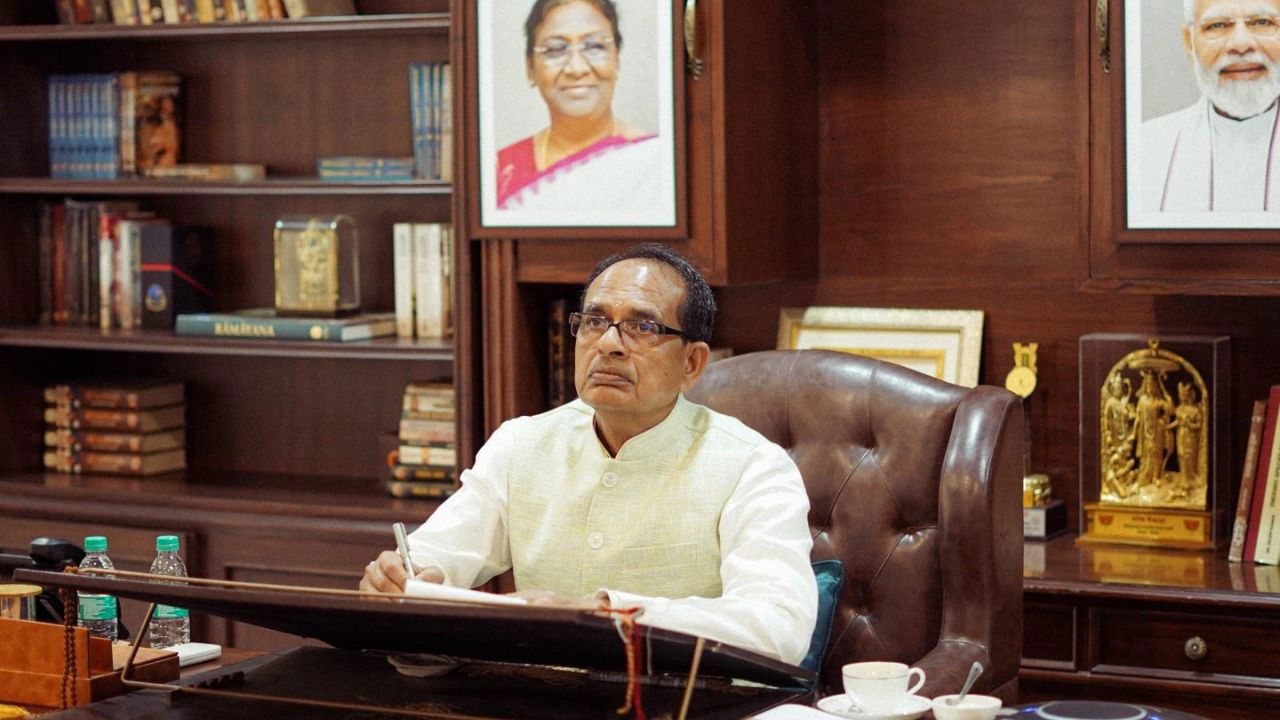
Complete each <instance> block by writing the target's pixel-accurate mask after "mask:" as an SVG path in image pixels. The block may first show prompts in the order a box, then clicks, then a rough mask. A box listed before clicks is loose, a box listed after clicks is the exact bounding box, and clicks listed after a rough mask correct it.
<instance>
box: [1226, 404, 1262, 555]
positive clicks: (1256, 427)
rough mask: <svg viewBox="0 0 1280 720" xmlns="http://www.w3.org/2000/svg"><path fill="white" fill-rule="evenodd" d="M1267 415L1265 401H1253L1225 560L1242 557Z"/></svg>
mask: <svg viewBox="0 0 1280 720" xmlns="http://www.w3.org/2000/svg"><path fill="white" fill-rule="evenodd" d="M1266 416H1267V401H1266V400H1256V401H1254V403H1253V415H1252V416H1250V418H1249V444H1248V445H1247V446H1246V447H1245V450H1244V467H1243V468H1241V472H1240V475H1241V477H1240V497H1239V499H1238V501H1237V502H1236V521H1235V524H1234V525H1233V526H1232V528H1231V549H1229V550H1228V551H1227V560H1229V561H1231V562H1240V561H1241V560H1243V559H1244V540H1245V533H1246V531H1247V530H1248V529H1249V507H1250V499H1251V498H1252V497H1253V482H1254V473H1256V472H1257V469H1258V446H1259V445H1261V444H1262V421H1263V420H1265V419H1266Z"/></svg>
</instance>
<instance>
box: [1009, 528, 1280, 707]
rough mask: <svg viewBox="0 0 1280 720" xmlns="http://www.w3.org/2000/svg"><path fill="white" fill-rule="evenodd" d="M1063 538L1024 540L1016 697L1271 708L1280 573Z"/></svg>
mask: <svg viewBox="0 0 1280 720" xmlns="http://www.w3.org/2000/svg"><path fill="white" fill-rule="evenodd" d="M1074 540H1075V539H1074V537H1071V536H1067V537H1062V538H1058V539H1056V540H1051V541H1049V542H1047V543H1031V542H1028V543H1027V545H1026V552H1025V554H1024V559H1025V561H1026V562H1025V569H1024V573H1023V575H1024V578H1023V605H1024V639H1023V653H1022V655H1023V658H1022V670H1021V672H1020V673H1019V676H1018V677H1019V681H1020V686H1021V698H1022V701H1023V702H1030V701H1035V700H1041V699H1048V698H1054V697H1059V698H1062V697H1067V698H1074V697H1089V698H1095V699H1113V700H1123V701H1129V702H1139V703H1149V704H1152V705H1162V706H1165V707H1169V708H1173V709H1178V710H1185V711H1188V712H1194V713H1199V714H1201V715H1205V716H1207V717H1211V718H1214V720H1236V719H1237V718H1239V719H1240V720H1245V719H1249V720H1252V719H1255V718H1261V717H1277V716H1280V595H1277V594H1276V590H1277V589H1280V569H1277V568H1275V567H1268V566H1255V565H1252V564H1234V563H1228V562H1226V560H1225V557H1224V553H1223V552H1218V553H1182V552H1172V551H1153V550H1147V549H1142V548H1132V547H1126V546H1118V545H1117V546H1102V545H1090V546H1077V545H1076V544H1075V542H1074Z"/></svg>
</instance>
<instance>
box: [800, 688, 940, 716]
mask: <svg viewBox="0 0 1280 720" xmlns="http://www.w3.org/2000/svg"><path fill="white" fill-rule="evenodd" d="M818 709H819V710H821V711H823V712H826V713H831V714H832V715H835V716H836V717H842V718H852V719H853V720H915V719H916V718H918V717H920V716H921V715H924V714H925V713H927V712H929V699H928V698H922V697H920V696H919V695H908V696H907V697H906V699H905V700H903V701H902V702H900V703H898V706H897V707H895V708H894V709H893V712H890V713H864V712H862V711H861V710H858V709H856V708H854V707H853V701H852V700H851V699H850V698H849V696H848V695H846V694H844V693H840V694H839V695H828V696H827V697H824V698H822V699H821V700H819V701H818Z"/></svg>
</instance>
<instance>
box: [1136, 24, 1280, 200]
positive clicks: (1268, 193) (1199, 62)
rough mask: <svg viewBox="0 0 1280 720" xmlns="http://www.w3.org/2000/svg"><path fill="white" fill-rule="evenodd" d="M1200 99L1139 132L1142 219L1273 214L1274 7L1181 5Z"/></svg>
mask: <svg viewBox="0 0 1280 720" xmlns="http://www.w3.org/2000/svg"><path fill="white" fill-rule="evenodd" d="M1183 7H1184V20H1185V24H1184V25H1183V26H1182V43H1183V47H1184V48H1185V49H1186V56H1187V59H1188V61H1189V64H1190V70H1191V71H1192V73H1193V74H1194V76H1195V79H1196V84H1197V86H1198V87H1199V89H1200V93H1201V95H1200V98H1199V100H1197V101H1196V102H1195V103H1194V104H1192V105H1191V106H1189V107H1186V108H1183V109H1182V110H1178V111H1176V112H1172V113H1169V114H1167V115H1163V116H1160V117H1157V118H1154V119H1152V120H1149V121H1147V122H1145V123H1143V124H1142V127H1141V139H1140V144H1139V148H1140V150H1139V155H1138V159H1139V161H1140V167H1139V172H1140V173H1141V184H1140V186H1139V187H1140V193H1141V195H1140V197H1139V199H1138V206H1139V207H1140V208H1141V210H1143V211H1147V212H1174V213H1188V212H1261V211H1275V210H1280V167H1277V165H1280V163H1277V153H1278V152H1280V147H1277V145H1278V143H1277V139H1278V131H1280V124H1278V122H1277V112H1276V99H1277V97H1280V0H1183Z"/></svg>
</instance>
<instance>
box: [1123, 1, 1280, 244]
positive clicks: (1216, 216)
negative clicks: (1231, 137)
mask: <svg viewBox="0 0 1280 720" xmlns="http://www.w3.org/2000/svg"><path fill="white" fill-rule="evenodd" d="M1206 19H1213V18H1206ZM1202 25H1203V29H1202ZM1221 25H1223V24H1222V23H1200V22H1191V23H1188V21H1187V18H1186V16H1185V13H1184V6H1183V4H1182V3H1171V2H1168V1H1167V0H1131V1H1130V2H1127V3H1124V81H1125V98H1124V103H1125V161H1126V170H1127V172H1126V175H1125V187H1126V208H1127V218H1126V219H1127V224H1128V227H1129V228H1131V229H1160V228H1166V229H1241V230H1260V229H1261V230H1266V229H1272V230H1274V229H1276V228H1280V182H1275V183H1272V182H1271V176H1272V170H1276V171H1280V168H1273V167H1271V166H1272V165H1275V164H1277V160H1278V159H1280V149H1277V148H1276V146H1275V142H1274V136H1275V135H1276V134H1277V132H1276V131H1277V129H1278V128H1277V127H1276V125H1277V123H1276V122H1275V119H1274V118H1275V117H1276V116H1277V113H1276V111H1275V109H1274V108H1272V109H1271V110H1270V111H1269V112H1268V111H1267V107H1268V106H1271V105H1273V104H1274V103H1275V100H1276V97H1277V96H1280V64H1275V65H1274V67H1271V68H1270V70H1269V74H1270V75H1272V76H1273V78H1272V79H1273V80H1274V83H1276V85H1275V87H1274V89H1271V88H1270V87H1268V88H1262V87H1259V88H1258V90H1259V91H1261V90H1264V89H1265V90H1268V92H1259V93H1253V92H1246V91H1245V88H1243V87H1242V86H1244V85H1250V86H1253V85H1264V84H1267V83H1268V81H1267V80H1266V79H1265V78H1264V79H1259V80H1222V79H1221V78H1220V77H1219V76H1220V73H1218V72H1216V71H1215V68H1217V67H1219V65H1221V64H1223V63H1226V62H1227V61H1228V60H1230V57H1229V56H1228V55H1229V54H1228V53H1226V52H1225V51H1224V50H1223V45H1222V43H1221V42H1218V41H1215V40H1214V39H1213V38H1212V37H1209V35H1211V34H1212V33H1215V32H1219V31H1222V32H1225V29H1221V30H1220V28H1219V26H1221ZM1207 28H1213V30H1209V29H1207ZM1246 34H1247V35H1250V37H1252V34H1251V31H1246ZM1254 42H1255V43H1263V42H1267V43H1272V44H1274V43H1275V42H1277V41H1270V40H1266V41H1264V40H1262V39H1259V38H1254ZM1267 62H1270V61H1269V60H1268V61H1267ZM1264 64H1265V63H1264ZM1265 74H1268V73H1267V71H1264V75H1265ZM1223 113H1227V114H1231V115H1232V117H1239V118H1244V119H1231V118H1229V117H1226V116H1224V115H1223ZM1268 120H1270V122H1268ZM1255 125H1256V126H1257V128H1258V131H1257V133H1256V135H1257V138H1256V139H1255V140H1253V141H1251V145H1258V154H1260V155H1267V154H1270V157H1271V161H1270V162H1269V163H1267V167H1266V169H1265V173H1262V172H1259V173H1258V174H1257V177H1256V182H1253V181H1251V180H1250V178H1252V176H1253V174H1254V173H1252V172H1249V173H1245V170H1244V169H1243V163H1231V164H1230V165H1231V166H1232V167H1224V166H1223V165H1222V164H1223V163H1224V162H1225V161H1224V160H1223V159H1222V157H1219V158H1218V160H1217V161H1216V162H1215V160H1214V158H1215V155H1216V156H1223V155H1226V154H1228V150H1229V149H1230V148H1228V147H1226V144H1224V143H1223V142H1222V140H1223V139H1225V137H1226V136H1225V135H1224V137H1223V138H1217V136H1218V135H1220V134H1223V133H1226V132H1227V131H1228V129H1229V128H1227V127H1226V126H1231V128H1234V129H1235V130H1236V132H1234V133H1233V134H1237V135H1238V134H1240V133H1244V132H1247V128H1248V127H1252V126H1255ZM1264 125H1265V127H1264ZM1242 137H1243V136H1242ZM1215 138H1217V142H1215ZM1215 150H1216V151H1217V152H1216V153H1215ZM1235 168H1240V170H1238V171H1236V170H1235ZM1261 169H1262V168H1261V166H1260V167H1259V170H1261ZM1224 170H1231V172H1223V171H1224ZM1251 170H1252V168H1251ZM1236 172H1239V173H1242V174H1240V175H1236ZM1233 176H1234V177H1233ZM1255 186H1256V187H1255ZM1254 206H1256V209H1253V208H1254Z"/></svg>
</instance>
